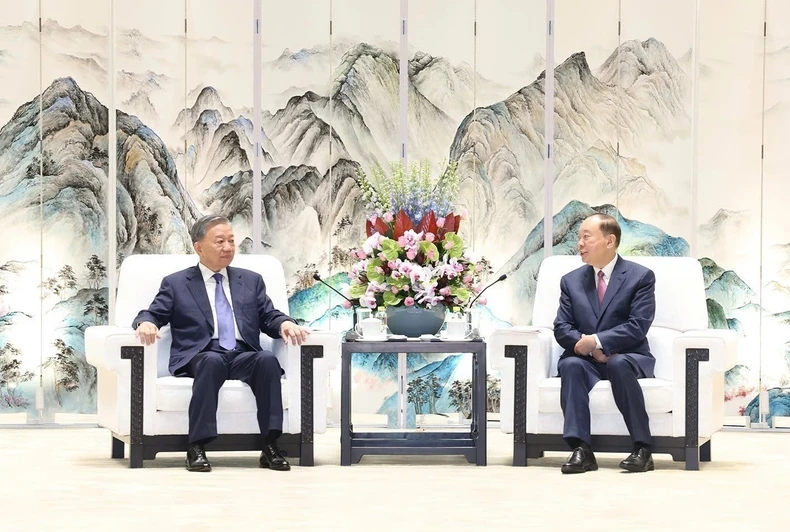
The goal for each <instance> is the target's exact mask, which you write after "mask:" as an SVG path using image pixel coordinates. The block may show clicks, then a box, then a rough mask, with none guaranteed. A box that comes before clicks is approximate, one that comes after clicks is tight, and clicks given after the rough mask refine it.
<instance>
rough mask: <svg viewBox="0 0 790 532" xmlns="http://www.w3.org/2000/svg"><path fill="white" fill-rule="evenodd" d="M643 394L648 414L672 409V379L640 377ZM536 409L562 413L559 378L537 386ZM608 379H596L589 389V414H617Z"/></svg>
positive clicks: (544, 411) (549, 412) (550, 412)
mask: <svg viewBox="0 0 790 532" xmlns="http://www.w3.org/2000/svg"><path fill="white" fill-rule="evenodd" d="M639 384H640V385H641V387H642V392H643V393H644V394H645V407H646V408H647V413H648V414H665V413H667V412H671V411H672V381H665V380H662V379H640V380H639ZM538 390H539V395H538V401H539V403H538V410H539V411H540V412H541V413H547V414H562V408H561V407H560V379H559V377H553V378H551V379H544V380H543V381H542V382H541V383H540V385H539V387H538ZM619 413H620V411H619V410H618V409H617V405H616V404H615V402H614V396H613V395H612V386H611V383H610V382H609V381H598V383H597V384H596V385H595V386H594V387H593V389H592V390H591V391H590V414H592V415H596V414H619Z"/></svg>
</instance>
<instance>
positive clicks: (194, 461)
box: [187, 445, 211, 473]
mask: <svg viewBox="0 0 790 532" xmlns="http://www.w3.org/2000/svg"><path fill="white" fill-rule="evenodd" d="M187 471H201V472H205V473H207V472H209V471H211V464H210V463H209V462H208V458H206V451H205V450H204V449H203V446H202V445H193V446H192V447H190V448H189V449H187Z"/></svg>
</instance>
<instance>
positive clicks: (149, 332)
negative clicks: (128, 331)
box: [134, 321, 159, 345]
mask: <svg viewBox="0 0 790 532" xmlns="http://www.w3.org/2000/svg"><path fill="white" fill-rule="evenodd" d="M134 334H135V336H137V338H138V339H139V340H140V343H141V344H143V345H151V344H153V343H154V342H156V341H157V340H159V329H158V328H157V327H156V325H154V324H153V323H151V322H150V321H144V322H142V323H141V324H140V325H138V326H137V330H136V331H135V332H134Z"/></svg>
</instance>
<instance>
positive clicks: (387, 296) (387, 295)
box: [384, 291, 403, 307]
mask: <svg viewBox="0 0 790 532" xmlns="http://www.w3.org/2000/svg"><path fill="white" fill-rule="evenodd" d="M401 301H403V297H401V296H399V295H397V294H393V293H392V292H390V291H387V292H384V304H385V305H386V306H388V307H395V306H398V305H400V303H401Z"/></svg>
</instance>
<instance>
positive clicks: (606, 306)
mask: <svg viewBox="0 0 790 532" xmlns="http://www.w3.org/2000/svg"><path fill="white" fill-rule="evenodd" d="M655 287H656V277H655V274H654V273H653V271H652V270H650V269H649V268H645V267H644V266H642V265H640V264H636V263H634V262H631V261H627V260H625V259H623V258H622V257H620V256H618V257H617V262H616V263H615V265H614V270H613V271H612V276H611V278H610V279H609V285H608V286H607V288H606V294H605V295H604V298H603V302H602V303H601V304H600V305H599V304H598V293H597V292H596V279H595V273H594V270H593V267H592V266H582V267H581V268H578V269H576V270H573V271H572V272H570V273H568V274H566V275H564V276H563V277H562V280H561V281H560V307H559V309H558V310H557V319H556V320H554V338H555V339H556V340H557V343H558V344H560V345H561V346H562V347H563V348H564V349H565V352H564V353H563V354H562V356H561V357H560V359H562V358H565V357H568V356H573V355H574V352H573V347H574V346H575V345H576V342H578V341H579V340H580V339H581V337H582V334H597V335H598V339H599V340H600V341H601V347H602V348H603V352H604V354H606V355H617V354H622V353H628V354H630V355H631V356H633V357H634V360H636V362H637V363H638V364H639V367H640V368H641V369H642V371H644V373H645V376H646V377H653V370H654V369H655V365H656V359H655V358H654V357H653V355H652V354H651V353H650V346H649V345H648V344H647V331H648V329H649V328H650V325H651V324H652V323H653V318H654V317H655V314H656V296H655Z"/></svg>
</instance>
